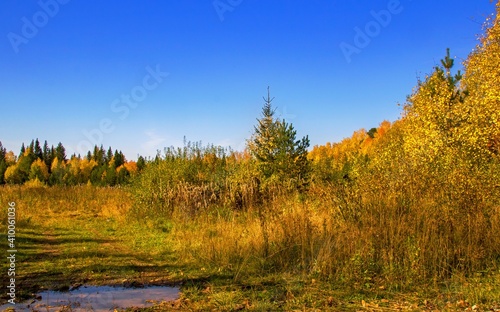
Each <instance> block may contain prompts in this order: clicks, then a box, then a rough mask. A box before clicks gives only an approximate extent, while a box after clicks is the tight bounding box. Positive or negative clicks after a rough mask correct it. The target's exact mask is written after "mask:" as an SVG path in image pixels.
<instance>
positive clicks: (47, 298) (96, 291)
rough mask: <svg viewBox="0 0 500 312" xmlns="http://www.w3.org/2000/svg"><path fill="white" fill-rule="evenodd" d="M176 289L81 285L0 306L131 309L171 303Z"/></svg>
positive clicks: (27, 309)
mask: <svg viewBox="0 0 500 312" xmlns="http://www.w3.org/2000/svg"><path fill="white" fill-rule="evenodd" d="M178 297H179V289H178V288H175V287H165V286H153V287H145V288H123V287H111V286H82V287H80V288H78V289H76V290H72V291H68V292H58V291H43V292H40V293H38V294H37V298H38V299H36V300H33V299H32V300H29V301H27V302H24V303H20V304H19V303H18V304H16V305H12V304H5V305H2V306H0V309H1V310H2V311H4V310H5V309H7V308H14V309H15V310H16V311H113V310H114V309H125V308H131V307H137V308H145V307H151V306H153V305H154V304H155V303H159V302H161V301H168V300H175V299H177V298H178Z"/></svg>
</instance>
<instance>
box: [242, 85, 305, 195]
mask: <svg viewBox="0 0 500 312" xmlns="http://www.w3.org/2000/svg"><path fill="white" fill-rule="evenodd" d="M273 99H274V98H271V97H270V94H269V87H268V88H267V98H265V97H264V106H263V108H262V117H261V118H260V119H257V122H258V124H257V125H256V126H255V127H254V130H255V132H254V134H253V136H252V139H251V140H250V141H249V142H248V143H249V144H248V147H249V150H250V152H251V154H252V155H253V157H254V158H255V160H256V161H257V166H258V169H259V173H260V175H261V185H262V186H264V187H267V186H269V185H270V184H278V185H280V186H282V187H284V188H285V189H286V190H299V191H302V190H303V189H304V188H305V187H306V186H307V184H308V181H309V176H310V165H309V160H308V159H307V148H308V147H309V138H308V137H307V136H305V137H303V138H302V139H301V140H296V135H297V131H296V130H295V129H294V128H293V125H292V124H291V123H287V122H286V121H285V120H284V119H283V120H278V119H277V118H275V116H274V115H275V109H274V108H273V107H272V103H271V102H272V101H273Z"/></svg>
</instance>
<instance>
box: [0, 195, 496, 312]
mask: <svg viewBox="0 0 500 312" xmlns="http://www.w3.org/2000/svg"><path fill="white" fill-rule="evenodd" d="M12 201H14V202H15V203H16V208H17V209H16V214H17V216H16V241H15V242H16V247H17V250H18V253H17V263H16V275H17V276H16V277H17V278H16V286H17V297H18V300H21V299H27V298H30V297H31V296H32V294H33V293H36V292H37V291H40V290H42V289H58V290H66V289H68V288H69V287H71V286H75V285H79V284H92V285H124V286H137V285H142V284H148V285H177V286H179V287H180V291H181V296H180V298H179V300H176V301H173V302H165V303H162V304H161V305H158V306H157V307H155V308H152V309H151V310H187V311H189V310H194V311H196V310H217V311H236V310H254V311H275V310H286V311H293V310H297V311H324V310H332V311H338V310H352V311H359V310H365V311H394V310H409V311H421V310H449V311H455V310H457V311H464V310H491V309H495V308H496V309H500V305H499V304H500V274H499V272H498V271H494V270H491V271H484V272H476V273H475V274H473V275H470V276H465V275H452V276H450V277H449V278H447V279H442V280H435V281H432V280H431V281H427V282H425V283H422V282H421V281H420V280H419V281H418V282H417V281H415V283H404V284H403V283H400V284H398V283H397V282H395V281H393V280H384V279H382V278H377V275H373V274H371V273H370V267H369V264H366V263H364V262H362V261H360V259H356V257H353V258H352V259H350V261H351V262H352V265H350V266H348V267H346V268H345V272H342V274H335V275H331V276H332V277H331V278H328V276H325V274H322V272H321V270H327V269H328V266H329V265H335V263H333V264H332V263H330V264H329V263H326V262H325V263H321V261H322V259H325V261H326V259H328V258H329V257H326V256H325V255H322V254H321V252H324V250H326V249H329V250H336V249H335V248H337V247H335V246H337V245H339V244H341V241H340V240H342V239H346V240H347V239H351V240H352V241H353V244H354V243H356V241H357V242H360V243H363V239H364V238H365V236H363V235H362V234H361V233H358V232H356V230H355V229H351V230H349V229H343V228H342V225H341V224H334V223H332V220H331V219H329V218H327V215H328V214H327V213H328V211H327V210H321V209H318V208H317V207H316V208H315V207H314V205H312V204H310V203H308V204H300V202H298V201H291V203H288V204H286V205H284V206H283V211H282V213H281V214H280V215H279V216H275V217H269V220H268V225H267V231H268V235H267V239H268V240H269V242H268V243H269V244H270V246H271V248H270V250H271V253H270V254H269V255H268V256H267V258H264V257H262V258H259V257H257V256H255V255H257V254H260V249H261V248H262V246H263V235H262V233H261V232H262V225H261V224H260V222H261V221H260V219H259V217H258V214H257V212H255V211H246V212H238V211H233V210H226V209H223V208H220V209H211V210H208V211H205V212H203V213H200V215H199V216H198V217H197V218H192V219H182V218H180V217H179V218H177V219H174V220H175V221H171V220H167V219H162V218H156V219H154V220H152V219H150V218H144V219H138V218H137V217H134V214H131V213H130V209H131V208H132V202H133V201H132V198H131V195H130V194H129V191H128V190H127V189H124V188H95V187H88V186H81V187H51V188H47V187H39V188H30V187H25V186H24V187H19V186H3V187H1V188H0V203H1V205H2V215H1V219H2V222H1V227H0V230H1V231H2V233H7V227H6V224H7V207H8V202H12ZM287 205H288V206H287ZM287 209H288V210H287ZM305 213H307V215H308V216H310V217H308V218H307V220H306V219H304V218H303V216H304V215H305ZM278 218H279V219H278ZM278 221H279V222H278ZM278 223H279V224H278ZM335 226H336V227H338V229H335V230H334V229H331V227H335ZM286 229H288V232H287V231H286ZM337 231H338V232H337ZM341 232H345V234H344V236H342V235H340V234H338V233H341ZM332 233H337V234H338V235H337V237H327V236H326V234H332ZM321 235H323V236H321ZM319 236H321V237H319ZM2 237H4V238H5V239H4V242H3V243H2V246H4V250H7V249H8V246H7V240H6V235H5V234H4V236H2ZM357 238H359V239H358V240H357ZM287 240H288V242H290V241H292V242H293V243H291V244H290V243H288V244H285V243H284V242H286V241H287ZM318 242H321V244H320V245H318ZM280 244H282V245H280ZM289 246H294V248H295V249H294V250H290V247H289ZM326 247H328V248H326ZM285 249H286V250H285ZM337 252H339V251H338V249H337ZM338 263H340V261H339V262H338ZM305 267H307V268H311V269H310V270H307V271H306V270H304V269H303V268H305ZM7 268H8V263H7V261H6V260H4V261H2V272H5V273H4V274H5V275H6V272H7ZM276 268H280V269H276ZM283 268H286V269H283ZM352 268H357V269H355V270H352ZM330 270H331V271H332V272H333V271H334V270H333V269H330ZM339 270H340V271H342V268H337V269H336V271H339ZM338 276H344V278H343V279H338ZM378 276H383V275H378ZM6 282H7V279H6V278H2V289H6V287H7V283H6ZM2 300H7V297H6V295H5V292H3V294H2Z"/></svg>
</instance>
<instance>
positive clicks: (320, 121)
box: [0, 0, 495, 160]
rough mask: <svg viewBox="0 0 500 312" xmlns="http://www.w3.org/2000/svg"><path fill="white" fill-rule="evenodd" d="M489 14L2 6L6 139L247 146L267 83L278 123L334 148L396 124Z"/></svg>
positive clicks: (304, 5)
mask: <svg viewBox="0 0 500 312" xmlns="http://www.w3.org/2000/svg"><path fill="white" fill-rule="evenodd" d="M494 7H495V5H494V3H490V1H489V0H474V1H470V0H460V1H435V0H418V1H417V0H413V1H411V0H400V1H397V0H381V1H378V0H377V1H371V0H363V1H361V0H357V1H356V0H350V1H319V0H313V1H292V0H288V1H285V0H275V1H250V0H216V1H214V0H182V1H160V0H156V1H154V0H152V1H143V2H139V1H130V0H124V1H95V0H89V1H78V0H40V1H14V0H8V1H3V2H2V4H0V82H1V92H0V105H1V113H0V114H1V115H0V116H1V122H0V141H1V142H2V143H3V145H4V146H5V147H6V148H7V149H8V150H13V151H14V152H15V153H16V154H17V153H18V151H19V148H20V146H21V143H22V142H25V143H29V142H30V141H31V139H34V138H39V139H40V140H42V141H43V140H48V142H49V144H53V145H57V143H58V142H62V143H63V144H64V146H65V147H67V149H68V151H69V152H70V153H71V152H73V151H76V152H82V153H84V152H86V149H87V147H88V146H93V145H94V143H97V144H98V145H100V144H103V145H104V146H105V147H108V146H112V147H113V148H114V149H119V150H122V151H123V152H124V153H125V155H126V156H127V158H128V159H130V160H133V159H136V157H137V155H138V154H141V155H144V156H153V155H154V154H155V153H156V150H157V149H163V147H165V146H170V145H174V146H180V145H182V141H183V137H184V136H186V138H187V139H188V140H191V141H199V140H201V141H202V142H203V143H204V144H205V143H214V144H220V145H225V146H227V145H230V146H231V147H233V149H242V148H243V147H244V144H245V140H246V139H248V138H249V137H250V136H251V134H252V131H253V126H254V125H255V123H256V118H258V117H259V115H260V110H261V107H262V104H263V100H262V96H264V95H265V94H266V88H267V86H270V88H271V95H272V96H274V97H275V100H274V102H273V103H274V105H275V106H276V107H277V114H278V116H281V117H284V118H285V119H287V120H288V121H290V122H292V123H293V125H294V126H295V128H296V130H297V132H298V135H299V136H303V135H306V134H308V135H309V138H310V140H311V145H316V144H324V143H326V142H328V141H330V142H335V141H339V140H341V139H342V138H344V137H347V136H350V135H351V134H352V132H353V131H354V130H357V129H359V128H365V129H369V128H371V127H376V126H377V125H378V124H379V123H380V122H381V121H383V120H384V119H387V120H390V121H394V120H396V119H397V118H399V116H400V113H401V108H400V107H398V105H397V103H404V101H405V99H406V96H407V95H408V94H410V93H411V92H412V89H413V88H414V86H415V85H416V82H417V77H419V76H420V77H424V76H425V74H427V73H430V72H431V71H432V68H433V66H435V65H437V64H438V63H439V60H440V59H441V58H442V57H443V56H444V54H445V52H446V48H447V47H449V48H451V53H452V55H453V56H456V57H457V63H460V62H461V61H463V59H465V58H466V57H467V55H468V54H469V53H470V52H471V51H472V49H473V48H474V47H475V45H476V44H477V35H478V34H481V33H482V32H483V31H482V24H483V22H484V20H485V19H486V17H487V16H489V15H491V14H492V13H494ZM360 32H362V33H363V34H362V35H361V34H360ZM363 37H364V38H363ZM342 47H344V50H343V48H342ZM345 47H350V48H352V50H347V51H350V52H346V51H345ZM352 51H355V52H352Z"/></svg>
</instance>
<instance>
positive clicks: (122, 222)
mask: <svg viewBox="0 0 500 312" xmlns="http://www.w3.org/2000/svg"><path fill="white" fill-rule="evenodd" d="M497 7H498V10H500V2H499V3H498V4H497ZM454 65H455V64H454V59H453V58H452V57H451V56H450V52H449V51H447V54H446V55H445V57H444V58H443V60H442V61H441V64H440V65H439V66H436V67H435V68H434V69H433V70H432V72H431V73H430V74H429V75H428V76H426V77H424V78H422V79H421V80H420V81H418V84H417V87H416V88H415V90H414V91H413V93H412V94H411V95H409V96H408V99H407V102H406V103H405V104H404V105H403V114H402V116H401V118H400V119H399V120H397V121H395V122H393V123H390V122H387V121H384V122H382V123H381V124H380V125H379V126H378V127H377V128H372V129H370V130H368V131H366V130H364V129H361V130H359V131H357V132H355V133H354V134H353V136H352V137H350V138H346V139H344V140H343V141H341V142H339V143H328V144H326V145H323V146H315V147H314V148H313V149H312V150H311V151H308V148H309V140H308V137H307V136H305V137H303V138H298V137H297V132H296V130H295V129H294V127H293V125H291V124H290V123H287V122H286V120H280V119H277V118H276V117H275V115H274V107H273V98H271V96H270V94H269V90H268V95H267V97H264V105H263V109H262V115H261V116H260V117H259V118H258V120H257V123H256V126H255V129H254V134H253V136H252V137H251V138H250V139H249V140H248V144H247V149H246V150H245V151H243V152H235V151H232V150H230V149H225V148H222V147H218V146H212V145H208V146H203V145H202V144H201V143H192V142H186V143H185V145H184V147H181V148H173V147H172V148H167V149H165V151H164V153H163V154H159V155H158V156H157V157H156V158H155V159H150V160H148V161H146V162H145V163H144V165H143V166H142V165H141V170H140V172H139V171H138V170H136V171H137V173H135V174H134V175H133V176H130V177H128V178H127V183H124V184H125V185H124V186H122V187H113V188H111V187H97V186H95V185H99V184H98V183H93V182H92V181H91V182H90V183H89V182H88V181H90V180H87V181H81V183H76V184H80V185H79V186H57V187H56V186H53V187H48V186H47V185H46V184H45V183H42V182H40V181H39V182H40V183H38V182H37V183H28V185H24V186H17V185H12V184H13V183H10V185H6V186H3V187H2V188H1V189H0V202H2V203H7V202H9V201H16V205H17V207H19V209H18V219H17V227H18V229H19V237H18V240H19V242H18V245H19V249H20V258H21V259H20V267H19V270H20V272H21V273H20V280H21V281H22V282H21V283H20V284H19V285H20V289H23V285H26V288H24V289H28V290H23V293H22V295H23V296H25V297H28V296H29V294H30V292H31V291H35V290H36V289H39V288H40V287H42V286H43V287H56V286H55V284H58V285H67V286H70V285H72V284H74V283H98V284H105V283H107V284H110V283H111V284H113V283H133V282H136V283H156V284H172V283H174V284H175V283H178V285H181V298H180V299H179V300H177V301H175V302H169V303H163V304H161V305H160V306H159V307H158V309H174V310H175V309H184V310H189V309H191V310H198V309H205V310H210V309H215V310H227V311H230V310H244V309H249V310H294V309H297V310H314V309H317V310H328V309H331V310H349V309H352V310H358V309H365V310H384V309H408V310H436V309H437V310H466V309H470V310H488V309H490V310H491V309H500V306H499V305H500V282H499V281H500V266H499V265H500V71H499V70H498V69H499V68H500V23H499V19H498V18H497V19H495V20H490V21H488V24H487V28H486V30H485V34H484V36H483V37H482V38H481V40H480V43H479V44H478V46H477V48H476V49H475V50H474V52H472V53H471V54H470V56H469V57H468V58H467V60H466V61H465V63H464V72H463V73H461V72H460V71H456V70H455V66H454ZM24 153H26V151H25V152H24ZM5 154H6V153H5V151H4V152H3V155H4V159H5ZM28 154H29V152H28ZM115 154H116V153H115ZM23 155H24V154H23ZM118 155H119V153H118ZM0 156H1V155H0ZM89 157H90V158H92V155H91V154H90V153H89ZM109 157H110V159H109V160H108V162H109V163H113V162H116V155H113V154H112V153H110V156H109ZM21 159H22V157H21V158H20V159H19V161H20V162H21ZM122 161H123V163H122V165H124V164H125V163H126V162H125V160H124V159H123V160H122ZM1 163H2V159H1V158H0V164H1ZM4 163H5V160H4ZM19 166H20V165H19ZM31 169H32V170H31V171H33V165H31ZM116 169H117V168H116V167H115V169H113V170H115V173H116V172H118V171H116ZM6 170H7V171H9V169H8V168H7V169H6ZM34 172H35V173H33V175H34V176H35V177H36V171H34ZM118 175H119V172H118ZM28 176H29V175H28ZM91 176H92V173H90V175H89V179H91V178H90V177H91ZM106 176H108V177H109V174H104V175H102V174H101V175H100V177H101V178H102V177H106ZM35 180H36V179H35ZM101 181H102V180H101ZM7 182H8V179H7ZM93 184H95V185H93ZM3 205H4V206H5V207H2V209H6V205H5V204H3ZM2 215H3V216H6V215H7V214H6V212H5V211H4V212H3V213H2ZM4 221H5V220H4ZM5 224H6V223H5V222H2V230H4V229H5ZM23 246H25V247H26V248H24V247H23ZM23 248H24V249H23ZM3 265H4V266H5V264H3ZM23 266H24V267H23ZM124 280H125V281H124ZM181 283H182V284H181ZM131 285H133V284H131Z"/></svg>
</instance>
